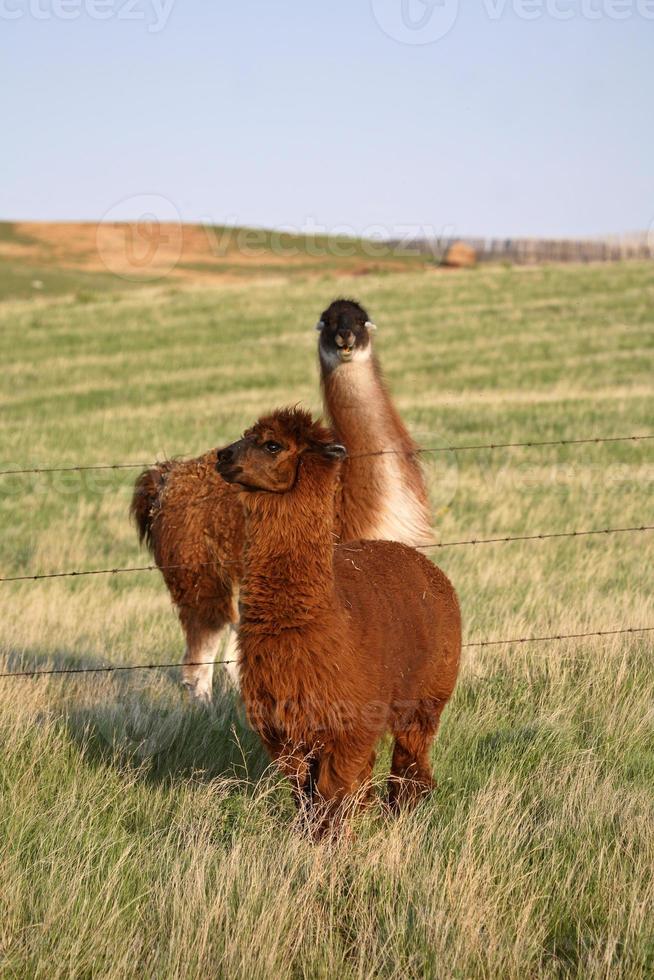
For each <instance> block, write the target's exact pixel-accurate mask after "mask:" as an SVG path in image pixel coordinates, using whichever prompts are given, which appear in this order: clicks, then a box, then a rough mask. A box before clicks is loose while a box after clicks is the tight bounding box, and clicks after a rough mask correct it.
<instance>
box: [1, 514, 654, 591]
mask: <svg viewBox="0 0 654 980" xmlns="http://www.w3.org/2000/svg"><path fill="white" fill-rule="evenodd" d="M638 531H654V524H641V525H639V526H638V527H603V528H599V529H597V530H592V531H551V532H547V533H544V534H516V535H506V536H501V537H495V538H469V539H468V540H465V541H433V542H431V543H430V544H421V545H418V546H417V547H418V548H419V549H420V550H421V551H428V550H430V549H431V548H459V547H463V546H465V545H480V544H508V543H509V542H512V541H551V540H552V539H554V538H583V537H590V536H592V535H598V534H606V535H608V534H630V533H634V532H638ZM343 543H344V544H348V543H350V542H343ZM349 550H352V551H356V549H349ZM240 564H241V561H240V560H237V561H232V560H225V561H199V562H193V564H180V565H161V566H159V565H130V566H127V567H125V568H92V569H79V570H75V571H72V572H41V573H37V574H35V575H9V576H4V577H0V583H1V582H39V581H42V580H43V579H52V578H83V577H84V576H86V575H124V574H126V573H129V572H156V571H157V570H158V571H161V572H166V571H172V570H174V569H177V568H187V569H188V568H206V567H208V566H212V565H220V566H222V565H240Z"/></svg>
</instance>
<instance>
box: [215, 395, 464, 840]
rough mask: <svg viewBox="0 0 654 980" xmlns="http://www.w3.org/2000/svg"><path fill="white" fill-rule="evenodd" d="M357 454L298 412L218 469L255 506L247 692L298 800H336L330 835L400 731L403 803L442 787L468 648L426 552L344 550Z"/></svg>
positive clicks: (379, 546)
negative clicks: (345, 504) (343, 512)
mask: <svg viewBox="0 0 654 980" xmlns="http://www.w3.org/2000/svg"><path fill="white" fill-rule="evenodd" d="M345 452H346V450H345V449H344V447H343V446H341V445H339V444H334V441H333V435H332V433H331V432H329V431H328V430H327V429H325V428H323V427H322V426H321V425H319V424H317V423H314V422H313V421H312V420H311V417H310V416H309V415H308V413H305V412H302V411H300V410H298V409H286V410H283V411H279V412H276V413H275V414H273V415H272V416H268V417H265V418H262V419H260V420H259V422H258V423H257V424H256V425H255V426H254V428H252V429H251V430H249V431H248V432H246V434H245V436H244V437H243V439H241V440H240V441H239V442H236V443H233V444H232V445H231V446H229V447H227V448H226V449H225V450H222V451H221V452H219V454H218V464H217V466H218V470H219V472H220V473H221V475H222V476H223V478H224V479H225V480H227V481H228V482H230V483H233V484H234V485H235V486H238V487H240V488H241V491H242V492H241V493H240V497H241V500H242V502H243V507H244V511H245V523H246V544H245V570H244V577H243V580H242V584H241V598H240V613H241V615H240V624H239V639H238V643H239V650H240V658H239V666H240V674H241V692H242V695H243V699H244V702H245V706H246V709H247V712H248V716H249V719H250V721H251V723H252V725H253V726H254V727H255V728H256V730H257V731H258V733H259V735H260V736H261V738H262V740H263V742H264V744H265V745H266V748H267V749H268V751H269V752H270V754H271V756H272V757H273V758H274V759H276V760H278V761H279V764H280V765H281V767H282V769H283V771H284V772H285V773H286V774H287V775H288V777H289V778H290V780H291V782H292V785H293V787H294V789H295V792H296V796H297V798H298V801H304V802H305V804H306V805H307V806H308V807H309V809H310V810H311V808H312V807H313V805H314V804H315V803H317V802H320V803H322V804H325V808H326V813H325V815H324V817H323V818H322V820H321V821H320V822H319V824H318V828H317V830H318V833H321V832H322V831H324V830H326V829H327V828H328V827H329V826H331V825H332V824H333V822H334V820H335V819H336V818H337V817H338V816H340V814H341V813H342V804H343V803H345V801H346V800H348V798H351V797H352V795H353V794H354V793H356V791H357V790H358V789H359V788H360V787H361V786H362V785H364V784H365V783H366V782H367V781H368V780H369V778H370V775H371V772H372V767H373V764H374V760H375V747H376V745H377V742H378V741H379V739H380V738H381V737H382V736H383V734H384V733H385V732H386V731H387V730H389V729H390V731H391V732H392V734H393V736H394V739H395V746H394V750H393V762H392V768H391V781H390V787H389V793H390V798H391V801H392V802H393V803H394V804H395V805H400V804H401V803H404V802H407V803H408V802H415V801H416V800H417V799H418V798H419V797H420V796H421V795H423V794H424V793H426V792H428V791H429V790H430V789H431V787H432V785H433V781H432V773H431V765H430V759H429V749H430V746H431V743H432V740H433V738H434V736H435V734H436V730H437V728H438V724H439V720H440V716H441V713H442V711H443V708H444V707H445V704H446V703H447V701H448V699H449V697H450V695H451V694H452V691H453V689H454V685H455V682H456V677H457V672H458V667H459V658H460V653H461V617H460V612H459V605H458V601H457V597H456V593H455V591H454V589H453V587H452V585H451V584H450V582H449V581H448V579H447V578H446V576H445V575H444V574H443V572H441V571H440V570H439V569H438V568H436V567H435V566H434V565H432V564H431V562H429V561H428V560H427V559H426V558H425V556H424V555H422V554H420V553H419V552H417V551H414V550H413V549H411V548H408V547H407V546H406V545H403V544H399V543H394V542H388V541H356V542H352V543H349V544H339V545H337V546H336V547H335V546H334V537H333V532H332V529H333V525H334V496H335V491H336V487H337V484H338V477H339V472H338V471H339V465H338V460H340V459H341V458H343V457H344V455H345Z"/></svg>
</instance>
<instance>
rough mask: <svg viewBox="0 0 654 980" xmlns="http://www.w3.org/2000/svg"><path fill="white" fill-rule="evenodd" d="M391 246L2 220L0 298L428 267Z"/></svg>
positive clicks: (240, 231) (166, 227)
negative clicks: (165, 283) (156, 284)
mask: <svg viewBox="0 0 654 980" xmlns="http://www.w3.org/2000/svg"><path fill="white" fill-rule="evenodd" d="M433 264H434V263H433V258H432V257H431V256H429V255H407V254H405V253H403V252H402V250H401V249H399V248H397V247H396V246H394V245H391V244H383V243H380V242H373V241H366V240H363V239H355V238H342V237H341V238H339V237H330V236H308V235H294V234H289V233H286V232H277V231H270V230H265V229H255V228H225V227H216V226H209V225H207V226H203V225H173V224H152V223H146V222H141V223H133V224H117V223H111V224H109V223H101V224H95V223H84V222H16V223H12V222H0V298H9V297H17V298H19V297H26V296H33V295H38V294H39V293H40V292H44V293H47V294H53V293H55V294H56V293H69V292H75V291H80V290H82V291H85V290H86V291H90V292H96V291H105V290H107V289H125V288H129V287H131V286H132V285H133V284H135V283H136V284H142V283H144V282H146V283H147V282H161V281H162V280H167V281H170V282H172V283H175V284H184V283H188V284H200V285H201V284H202V283H206V284H211V283H214V282H216V281H222V282H224V281H229V280H233V281H243V280H244V279H262V278H264V279H268V280H269V279H271V278H272V277H275V278H279V277H282V278H286V277H291V276H292V277H297V276H300V277H301V276H308V277H311V276H324V275H327V276H332V275H341V274H345V275H367V274H369V273H373V272H376V273H379V272H389V273H393V272H402V271H408V270H409V269H416V268H417V269H419V268H426V267H429V266H433Z"/></svg>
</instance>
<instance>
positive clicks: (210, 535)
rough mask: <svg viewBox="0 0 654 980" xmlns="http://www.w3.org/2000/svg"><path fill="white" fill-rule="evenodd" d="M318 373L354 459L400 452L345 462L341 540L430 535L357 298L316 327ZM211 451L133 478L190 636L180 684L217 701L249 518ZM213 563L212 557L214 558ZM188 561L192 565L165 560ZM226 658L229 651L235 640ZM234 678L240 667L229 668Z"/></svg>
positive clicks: (137, 510)
mask: <svg viewBox="0 0 654 980" xmlns="http://www.w3.org/2000/svg"><path fill="white" fill-rule="evenodd" d="M319 328H320V339H319V345H318V350H319V356H320V364H321V379H322V384H323V389H324V398H325V405H326V408H327V411H328V413H329V415H330V417H331V419H332V420H333V422H334V425H335V428H336V436H337V438H338V439H339V440H341V441H342V442H343V443H344V444H345V445H346V446H347V448H348V450H349V451H350V452H351V453H353V454H354V455H355V456H356V454H357V453H359V452H363V453H370V452H377V451H378V450H380V449H388V448H390V449H398V450H400V453H399V454H398V455H393V454H391V455H382V456H380V455H376V456H375V455H372V456H366V457H364V458H352V459H348V460H347V461H346V463H345V466H344V467H343V472H342V479H341V485H340V491H341V498H340V501H339V505H338V516H337V519H336V524H335V530H336V531H337V533H338V534H339V535H340V537H341V539H342V540H343V541H348V540H352V539H354V538H362V537H363V538H389V539H392V540H398V541H404V542H405V543H407V544H421V543H425V542H426V541H428V540H430V539H431V535H430V532H429V514H428V506H427V495H426V491H425V487H424V481H423V479H422V475H421V472H420V467H419V465H418V463H417V460H416V457H415V456H413V455H412V453H413V450H414V448H415V447H414V445H413V443H412V441H411V438H410V436H409V434H408V432H407V431H406V429H405V428H404V425H403V424H402V421H401V419H400V417H399V415H398V414H397V411H396V410H395V407H394V405H393V403H392V401H391V399H390V396H389V394H388V391H387V390H386V388H385V386H384V383H383V381H382V378H381V372H380V368H379V364H378V362H377V360H376V358H375V357H374V355H373V354H372V337H371V332H372V330H374V325H373V324H371V323H370V322H369V320H368V314H367V313H366V311H365V310H364V309H363V307H361V306H359V304H357V303H355V302H354V301H351V300H337V301H335V302H334V303H332V305H331V306H330V307H329V308H328V309H327V310H325V312H324V313H323V314H322V317H321V321H320V324H319ZM214 461H215V458H213V457H212V455H211V454H207V455H205V456H201V457H200V458H198V459H192V460H189V461H183V462H182V461H176V460H173V461H171V460H168V461H166V462H163V463H160V464H158V465H157V466H155V467H153V468H152V469H149V470H146V471H145V472H144V473H143V474H141V476H140V477H139V479H138V480H137V483H136V487H135V491H134V497H133V500H132V515H133V517H134V519H135V521H136V524H137V527H138V531H139V537H140V540H141V542H145V543H146V544H147V545H148V547H149V548H150V550H151V551H152V553H153V555H154V559H155V561H156V563H157V565H158V566H159V567H160V568H161V571H162V574H163V577H164V580H165V582H166V585H167V586H168V589H169V591H170V595H171V598H172V601H173V603H174V605H175V606H176V607H177V609H178V612H179V617H180V621H181V624H182V628H183V630H184V634H185V637H186V651H185V654H184V661H183V665H182V678H183V683H184V685H185V686H186V687H187V689H188V690H189V693H190V694H191V696H192V697H194V698H196V699H197V700H199V701H203V702H208V701H210V699H211V687H212V676H213V668H212V666H211V662H212V661H214V660H217V658H218V651H219V646H220V640H221V635H222V631H223V629H224V627H225V626H226V625H228V624H230V625H232V626H234V625H235V623H236V621H237V606H238V582H239V569H240V560H241V552H242V537H243V525H242V515H241V512H240V505H239V504H238V503H237V500H236V498H235V497H234V496H233V494H231V493H230V491H229V490H227V488H226V486H225V484H224V483H223V482H222V481H221V480H220V479H219V477H218V476H217V474H216V473H215V470H214V467H213V462H214ZM211 562H213V563H214V564H211ZM188 564H192V565H193V566H194V567H193V568H179V567H168V568H166V567H164V566H180V565H188ZM231 639H232V643H231V644H230V646H228V648H227V651H226V653H225V654H224V658H225V659H227V660H230V659H232V658H233V652H234V649H235V647H234V643H233V636H232V637H231ZM228 670H229V672H230V674H231V676H232V678H233V679H234V680H235V681H237V680H238V674H237V672H236V670H235V668H234V667H233V666H231V667H228Z"/></svg>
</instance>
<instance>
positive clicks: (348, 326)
mask: <svg viewBox="0 0 654 980" xmlns="http://www.w3.org/2000/svg"><path fill="white" fill-rule="evenodd" d="M316 329H317V330H319V331H320V340H319V342H318V352H319V354H320V362H321V364H322V365H323V368H324V369H325V370H326V371H333V370H334V368H336V367H338V366H339V365H340V364H348V363H350V362H352V361H360V360H367V359H368V358H369V357H370V352H371V349H372V347H371V340H370V335H371V333H372V331H373V330H374V329H375V325H374V323H371V322H370V319H369V317H368V314H367V312H366V310H364V308H363V307H362V306H360V305H359V304H358V303H355V302H354V301H353V300H346V299H339V300H336V302H334V303H332V305H331V306H330V307H328V308H327V309H326V310H325V312H324V313H323V314H322V316H321V317H320V320H319V322H318V325H317V327H316Z"/></svg>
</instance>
